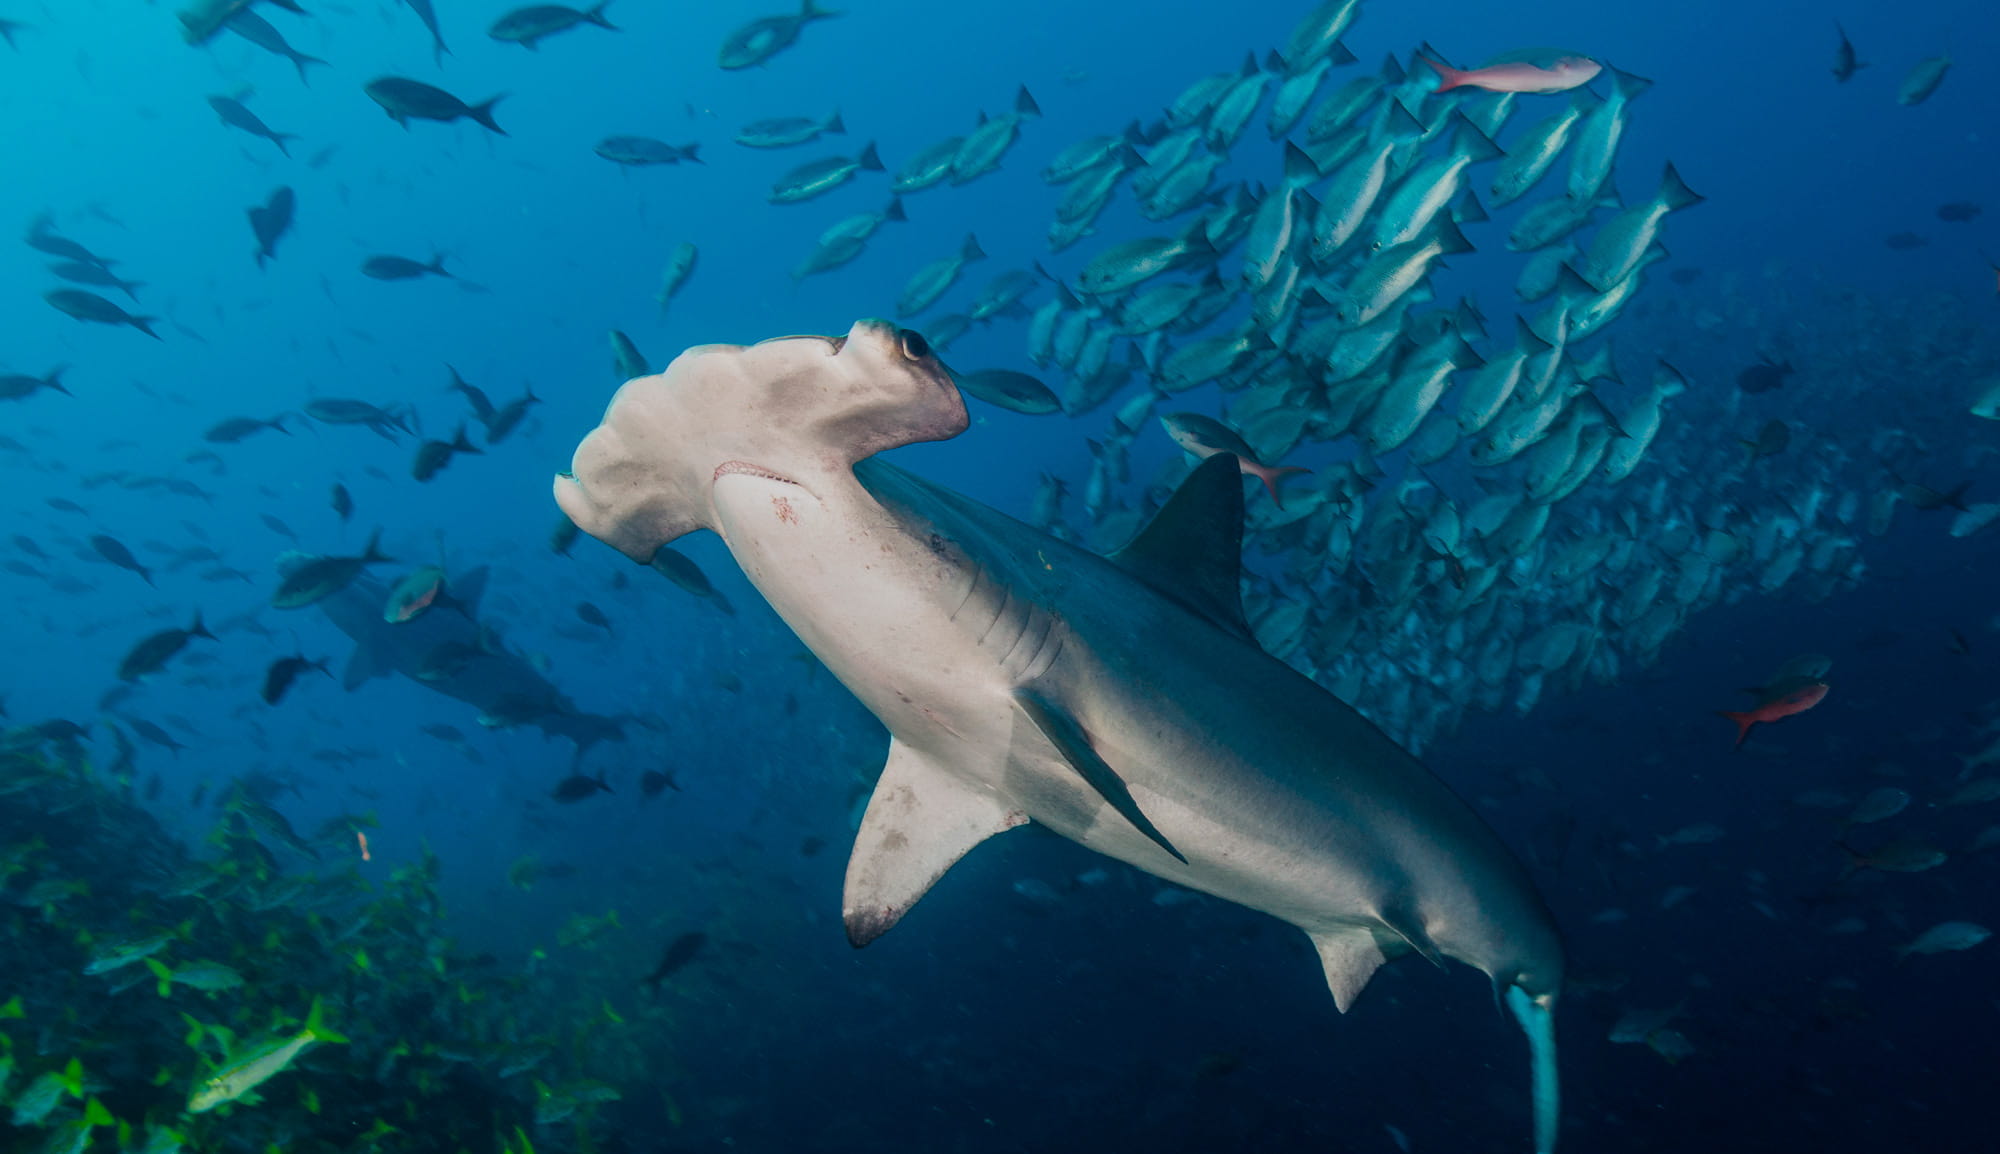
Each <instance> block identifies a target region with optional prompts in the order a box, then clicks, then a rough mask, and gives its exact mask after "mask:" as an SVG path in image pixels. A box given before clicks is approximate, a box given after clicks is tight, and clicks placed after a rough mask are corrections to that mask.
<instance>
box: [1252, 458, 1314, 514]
mask: <svg viewBox="0 0 2000 1154" xmlns="http://www.w3.org/2000/svg"><path fill="white" fill-rule="evenodd" d="M1242 466H1243V471H1244V472H1246V473H1248V474H1250V475H1251V476H1253V477H1255V478H1257V479H1258V480H1259V481H1262V482H1264V491H1265V492H1267V493H1269V494H1271V503H1272V504H1273V505H1276V506H1277V507H1278V508H1280V509H1282V508H1284V507H1285V498H1284V495H1283V494H1281V493H1280V492H1278V482H1280V481H1282V480H1284V479H1285V478H1286V477H1289V476H1291V475H1292V474H1293V473H1310V472H1312V470H1311V469H1308V468H1306V467H1305V466H1303V465H1260V464H1258V463H1256V462H1255V461H1244V462H1242Z"/></svg>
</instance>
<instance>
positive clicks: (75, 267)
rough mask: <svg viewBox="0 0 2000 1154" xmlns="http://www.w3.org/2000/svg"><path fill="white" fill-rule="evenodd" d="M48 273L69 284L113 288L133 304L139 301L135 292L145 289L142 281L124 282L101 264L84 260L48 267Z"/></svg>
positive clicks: (64, 262) (68, 261)
mask: <svg viewBox="0 0 2000 1154" xmlns="http://www.w3.org/2000/svg"><path fill="white" fill-rule="evenodd" d="M49 271H50V272H52V273H54V274H55V275H57V276H58V277H61V278H62V279H63V280H66V281H68V282H70V283H71V284H87V285H93V286H96V287H98V288H115V289H117V290H118V291H120V292H122V293H124V294H125V295H126V296H128V297H131V298H132V300H133V301H134V302H135V303H136V302H137V301H138V299H139V294H138V292H137V291H136V290H138V289H142V288H145V287H146V284H145V282H144V281H136V280H125V279H124V278H122V277H120V276H119V275H118V274H117V273H115V272H112V271H111V270H110V269H108V268H105V267H104V266H103V265H101V264H91V263H90V262H89V261H84V260H67V261H63V262H62V263H61V264H52V265H50V266H49Z"/></svg>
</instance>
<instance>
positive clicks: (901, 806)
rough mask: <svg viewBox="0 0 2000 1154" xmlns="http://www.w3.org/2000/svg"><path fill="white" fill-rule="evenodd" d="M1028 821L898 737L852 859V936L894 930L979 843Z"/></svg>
mask: <svg viewBox="0 0 2000 1154" xmlns="http://www.w3.org/2000/svg"><path fill="white" fill-rule="evenodd" d="M1027 821H1028V815H1027V814H1025V813H1022V812H1021V811H1020V810H1018V809H1015V808H1012V807H1010V806H1008V805H1007V804H1006V803H1005V802H1003V801H1001V800H1000V799H999V798H998V797H995V796H994V795H993V794H991V793H988V792H986V791H984V790H980V789H976V788H974V787H973V786H971V785H968V784H967V783H966V782H965V781H964V780H963V779H962V778H960V777H958V776H956V775H954V774H952V773H949V772H947V771H946V770H945V769H943V768H942V767H940V766H939V765H937V764H936V763H935V762H933V761H932V760H931V759H929V758H928V757H926V756H925V755H924V754H921V753H919V752H917V751H916V750H913V749H911V748H910V747H909V746H907V745H904V744H903V743H902V742H900V741H897V740H894V739H893V738H892V739H891V740H890V742H889V761H888V764H887V765H885V766H883V767H882V777H881V780H879V781H877V782H876V783H875V794H874V796H873V797H871V798H869V799H868V810H867V812H866V813H864V814H863V815H862V817H861V830H860V832H859V833H858V834H856V835H855V838H854V853H853V856H851V857H849V858H848V859H847V884H846V888H845V892H844V894H843V896H842V898H841V911H840V916H841V920H842V921H843V922H844V923H845V924H846V926H847V940H848V941H850V942H852V943H854V945H855V946H856V947H860V946H865V945H867V944H868V943H869V942H872V941H874V940H875V939H876V938H879V937H881V936H882V935H883V934H885V933H887V932H889V929H890V927H892V926H894V925H895V924H896V923H897V921H899V920H900V919H901V918H902V916H903V915H904V914H906V913H908V912H910V907H911V906H914V905H916V904H917V901H918V899H920V898H922V897H923V896H924V895H925V894H926V893H928V892H930V888H931V886H933V885H935V884H937V880H938V879H939V878H941V877H943V876H944V873H945V871H946V870H948V869H950V868H951V867H952V866H953V865H954V864H955V863H957V861H958V859H959V858H962V857H964V856H965V855H966V853H967V851H969V850H971V849H972V847H973V846H976V845H978V844H979V843H980V842H982V841H985V840H986V839H987V838H989V837H992V836H993V835H994V834H996V833H1002V832H1005V831H1007V830H1010V829H1013V828H1014V827H1015V826H1017V825H1025V824H1026V823H1027Z"/></svg>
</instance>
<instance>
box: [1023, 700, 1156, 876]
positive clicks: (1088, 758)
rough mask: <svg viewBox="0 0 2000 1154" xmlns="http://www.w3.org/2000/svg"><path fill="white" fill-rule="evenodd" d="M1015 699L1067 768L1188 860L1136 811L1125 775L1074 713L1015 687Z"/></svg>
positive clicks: (1143, 830)
mask: <svg viewBox="0 0 2000 1154" xmlns="http://www.w3.org/2000/svg"><path fill="white" fill-rule="evenodd" d="M1014 700H1015V701H1018V702H1020V704H1021V710H1022V712H1024V713H1026V714H1027V715H1028V720H1030V721H1032V722H1034V723H1035V728H1036V729H1039V730H1041V731H1042V736H1043V737H1046V738H1048V739H1049V742H1050V743H1051V744H1053V745H1054V746H1055V747H1056V752H1057V753H1060V754H1062V756H1063V760H1064V761H1067V762H1069V764H1070V768H1072V769H1074V770H1076V772H1077V773H1078V774H1079V775H1081V776H1082V778H1083V780H1084V781H1086V782H1088V783H1089V784H1090V788H1092V789H1094V790H1096V791H1097V793H1098V796H1099V797H1102V798H1103V799H1104V800H1105V801H1106V802H1108V803H1109V804H1110V806H1111V808H1112V809H1115V810H1117V811H1118V812H1119V813H1120V814H1122V815H1124V817H1125V820H1126V821H1129V822H1131V823H1132V825H1133V827H1134V828H1135V829H1137V830H1138V831H1139V832H1140V833H1143V834H1145V835H1146V836H1147V837H1149V838H1152V839H1153V842H1154V844H1156V845H1158V846H1159V847H1160V848H1161V849H1163V850H1166V851H1167V852H1168V853H1170V854H1172V855H1174V857H1175V858H1176V859H1178V860H1179V861H1180V863H1181V864H1182V865H1186V864H1187V856H1186V855H1185V854H1183V853H1181V851H1179V850H1177V849H1175V848H1174V845H1173V843H1172V842H1170V841H1168V840H1167V835H1165V834H1163V833H1161V832H1160V831H1159V829H1158V827H1156V826H1154V825H1153V822H1152V820H1151V819H1150V818H1148V817H1147V816H1146V815H1145V814H1143V813H1141V812H1140V811H1139V803H1138V802H1137V801H1134V800H1133V799H1132V791H1131V790H1130V789H1128V788H1126V785H1125V779H1124V778H1122V777H1119V776H1118V771H1117V770H1115V769H1112V768H1111V767H1110V766H1109V765H1107V764H1105V761H1104V759H1103V758H1102V757H1099V756H1098V755H1097V751H1096V750H1095V749H1092V748H1091V747H1090V738H1089V736H1088V735H1086V734H1085V733H1084V732H1083V727H1082V726H1080V725H1078V724H1077V723H1076V719H1075V718H1074V717H1071V716H1070V715H1069V714H1068V713H1065V712H1064V711H1063V710H1062V709H1061V708H1059V707H1057V706H1056V705H1055V704H1054V703H1052V702H1050V701H1048V700H1047V699H1045V698H1043V697H1041V696H1039V695H1037V694H1035V693H1034V692H1032V691H1030V690H1026V689H1017V690H1015V691H1014Z"/></svg>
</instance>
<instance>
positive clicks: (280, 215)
mask: <svg viewBox="0 0 2000 1154" xmlns="http://www.w3.org/2000/svg"><path fill="white" fill-rule="evenodd" d="M297 205H298V198H297V197H296V196H295V195H294V194H293V193H292V189H291V186H290V185H282V184H281V185H279V186H278V187H277V188H274V189H272V190H271V196H270V199H269V200H266V201H265V202H264V203H263V204H259V205H252V206H251V208H250V231H251V233H253V234H254V235H255V236H256V237H257V267H258V268H263V267H264V262H265V261H267V260H270V259H271V258H272V257H274V256H276V255H278V241H279V240H280V239H281V238H282V237H283V236H284V235H285V233H287V232H288V231H290V230H291V227H292V212H293V210H294V209H295V208H296V207H297Z"/></svg>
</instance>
